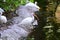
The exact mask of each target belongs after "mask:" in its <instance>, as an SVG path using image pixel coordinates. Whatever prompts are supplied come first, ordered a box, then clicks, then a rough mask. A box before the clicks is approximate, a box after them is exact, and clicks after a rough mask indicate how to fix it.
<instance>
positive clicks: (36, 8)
mask: <svg viewBox="0 0 60 40" xmlns="http://www.w3.org/2000/svg"><path fill="white" fill-rule="evenodd" d="M25 7H27V9H29V11H32V12H36V11H39V9H40V7H39V6H37V2H35V3H32V2H29V3H27V4H26V5H25Z"/></svg>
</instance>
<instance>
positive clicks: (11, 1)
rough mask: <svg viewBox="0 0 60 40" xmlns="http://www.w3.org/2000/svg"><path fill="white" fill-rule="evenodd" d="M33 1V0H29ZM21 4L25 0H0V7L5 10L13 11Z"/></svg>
mask: <svg viewBox="0 0 60 40" xmlns="http://www.w3.org/2000/svg"><path fill="white" fill-rule="evenodd" d="M30 1H31V2H33V0H30ZM21 4H26V0H5V1H4V0H0V7H1V8H3V9H4V10H5V11H13V10H15V8H16V7H18V6H19V5H21Z"/></svg>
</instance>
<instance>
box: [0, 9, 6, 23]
mask: <svg viewBox="0 0 60 40" xmlns="http://www.w3.org/2000/svg"><path fill="white" fill-rule="evenodd" d="M3 12H4V10H3V9H1V8H0V24H2V23H7V18H6V17H5V16H3V15H2V14H3Z"/></svg>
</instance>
